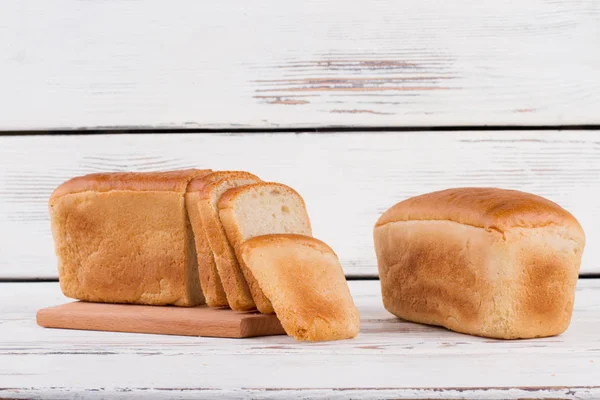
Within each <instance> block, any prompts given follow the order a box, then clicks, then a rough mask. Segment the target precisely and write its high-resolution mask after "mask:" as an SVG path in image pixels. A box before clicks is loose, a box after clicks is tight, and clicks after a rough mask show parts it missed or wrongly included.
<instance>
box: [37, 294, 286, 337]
mask: <svg viewBox="0 0 600 400" xmlns="http://www.w3.org/2000/svg"><path fill="white" fill-rule="evenodd" d="M36 321H37V324H38V325H40V326H43V327H45V328H62V329H80V330H92V331H109V332H130V333H153V334H162V335H184V336H210V337H223V338H248V337H256V336H269V335H284V334H285V331H284V330H283V327H282V326H281V323H280V322H279V320H278V319H277V317H276V316H275V315H274V314H271V315H265V314H260V313H258V312H237V311H232V310H229V309H216V308H209V307H207V306H200V307H189V308H188V307H153V306H140V305H129V304H100V303H86V302H79V301H76V302H70V303H66V304H61V305H59V306H53V307H46V308H42V309H41V310H39V311H38V312H37V314H36Z"/></svg>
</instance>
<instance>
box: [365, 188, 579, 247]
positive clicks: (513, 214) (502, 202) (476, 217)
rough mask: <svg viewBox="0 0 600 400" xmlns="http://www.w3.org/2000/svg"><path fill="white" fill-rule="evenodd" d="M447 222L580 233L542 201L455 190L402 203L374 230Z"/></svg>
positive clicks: (508, 194) (553, 206) (556, 208)
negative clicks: (400, 224)
mask: <svg viewBox="0 0 600 400" xmlns="http://www.w3.org/2000/svg"><path fill="white" fill-rule="evenodd" d="M415 220H417V221H419V220H420V221H426V220H448V221H454V222H458V223H461V224H465V225H472V226H475V227H479V228H484V229H492V230H497V231H499V232H503V231H505V230H507V229H510V228H539V227H544V226H547V225H552V224H555V225H561V226H568V227H571V228H573V229H574V230H575V231H579V232H580V234H581V235H580V236H582V238H583V229H582V228H581V225H579V222H578V221H577V220H576V219H575V217H573V216H572V215H571V214H570V213H569V212H568V211H566V210H565V209H563V208H562V207H560V206H559V205H558V204H556V203H554V202H552V201H550V200H548V199H545V198H543V197H540V196H537V195H534V194H531V193H525V192H520V191H517V190H506V189H498V188H455V189H447V190H442V191H438V192H433V193H427V194H423V195H420V196H416V197H412V198H410V199H407V200H404V201H401V202H400V203H398V204H396V205H395V206H393V207H392V208H390V209H389V210H387V211H386V212H385V213H384V214H383V215H382V216H381V217H380V218H379V220H378V221H377V223H376V225H375V226H381V225H385V224H387V223H390V222H398V221H415Z"/></svg>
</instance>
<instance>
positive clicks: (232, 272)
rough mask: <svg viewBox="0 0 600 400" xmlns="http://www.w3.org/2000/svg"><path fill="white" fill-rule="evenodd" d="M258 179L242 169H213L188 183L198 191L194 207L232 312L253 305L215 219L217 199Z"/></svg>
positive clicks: (238, 267)
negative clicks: (211, 171) (198, 215)
mask: <svg viewBox="0 0 600 400" xmlns="http://www.w3.org/2000/svg"><path fill="white" fill-rule="evenodd" d="M256 182H260V178H258V177H257V176H256V175H253V174H251V173H249V172H243V171H217V172H213V173H212V174H210V175H208V176H207V177H206V179H202V180H197V181H194V182H192V184H191V185H190V186H191V187H190V190H192V191H196V190H197V191H198V193H199V195H198V210H199V212H200V217H201V219H202V225H203V228H204V231H205V233H206V236H207V238H208V242H209V244H210V248H211V250H212V253H213V255H214V258H215V263H216V266H217V271H218V275H219V277H220V279H221V283H222V285H223V289H224V291H225V295H226V296H227V302H228V303H229V307H231V309H233V310H236V311H246V310H253V309H255V308H256V305H255V303H254V301H253V300H252V295H251V293H250V289H249V288H248V284H247V282H246V279H245V278H244V275H243V274H242V271H241V269H240V266H239V263H238V260H237V258H236V256H235V252H234V250H233V248H232V247H231V245H230V244H229V241H228V240H227V235H226V234H225V230H224V229H223V225H222V224H221V219H220V218H219V208H218V201H219V199H220V198H221V195H222V194H223V193H225V192H226V191H227V190H229V189H232V188H235V187H238V186H242V185H248V184H250V183H256Z"/></svg>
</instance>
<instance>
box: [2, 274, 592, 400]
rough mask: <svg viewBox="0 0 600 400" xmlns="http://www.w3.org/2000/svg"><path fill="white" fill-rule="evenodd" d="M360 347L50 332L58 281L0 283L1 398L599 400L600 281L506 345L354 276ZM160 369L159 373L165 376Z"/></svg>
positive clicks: (582, 287)
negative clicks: (554, 323)
mask: <svg viewBox="0 0 600 400" xmlns="http://www.w3.org/2000/svg"><path fill="white" fill-rule="evenodd" d="M349 285H350V290H351V292H352V295H353V297H354V300H355V302H356V305H357V307H358V309H359V311H360V313H361V333H360V335H359V336H358V337H357V338H356V339H353V340H345V341H336V342H322V343H301V342H296V341H295V340H294V339H292V338H290V337H287V336H271V337H262V338H251V339H245V340H230V339H218V338H202V337H183V336H158V335H157V336H152V335H135V334H126V333H109V332H84V331H70V330H54V329H51V330H49V329H43V328H40V327H38V326H37V325H36V324H35V311H36V310H37V309H39V308H41V307H45V306H49V305H53V304H59V303H62V302H64V301H65V300H66V299H65V298H64V297H63V296H62V295H61V294H60V289H59V287H58V284H57V283H4V284H0V304H2V306H3V307H2V308H1V309H0V321H2V323H1V324H0V338H2V339H1V341H0V397H2V396H5V397H29V398H31V397H73V396H77V395H81V396H86V397H88V396H89V397H91V398H94V397H113V396H116V397H120V396H125V395H128V396H133V397H134V398H139V397H150V398H166V397H174V396H176V397H181V398H211V397H212V398H214V397H215V396H228V397H232V398H242V397H249V396H251V397H253V398H255V397H258V398H267V399H273V398H298V397H305V398H309V397H310V398H334V399H341V398H348V397H352V398H401V399H406V398H412V399H414V398H430V399H431V398H438V399H439V398H444V399H459V398H487V399H512V398H562V399H580V398H583V399H592V398H597V397H598V396H599V395H600V387H599V386H598V376H600V337H599V336H598V334H597V332H598V330H599V329H600V302H598V298H599V296H600V280H581V281H579V282H578V288H577V294H576V299H575V308H574V314H573V319H572V322H571V326H570V327H569V329H568V330H567V331H566V332H565V333H564V334H562V335H560V336H557V337H551V338H543V339H532V340H515V341H501V340H492V339H485V338H478V337H472V336H467V335H462V334H458V333H455V332H451V331H447V330H445V329H441V328H436V327H429V326H424V325H417V324H413V323H409V322H405V321H401V320H399V319H397V318H395V317H393V316H392V315H391V314H389V313H387V312H386V311H385V310H384V309H383V305H382V302H381V295H380V293H379V289H380V288H379V282H377V281H367V282H365V281H362V282H361V281H351V282H349ZM157 371H159V373H157Z"/></svg>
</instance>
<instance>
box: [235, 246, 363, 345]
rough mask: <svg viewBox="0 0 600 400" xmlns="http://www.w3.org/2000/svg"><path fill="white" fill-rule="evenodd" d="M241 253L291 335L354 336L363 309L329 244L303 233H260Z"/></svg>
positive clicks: (306, 337) (309, 337)
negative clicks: (354, 299)
mask: <svg viewBox="0 0 600 400" xmlns="http://www.w3.org/2000/svg"><path fill="white" fill-rule="evenodd" d="M239 254H240V256H241V257H242V259H243V260H244V262H245V263H246V265H247V266H248V268H250V270H251V271H252V274H253V275H254V277H255V278H256V280H257V281H258V283H259V284H260V287H261V288H262V290H263V291H264V292H265V295H266V296H267V297H268V298H269V300H271V303H272V304H273V308H274V309H275V313H276V314H277V317H278V318H279V320H280V321H281V325H282V326H283V328H284V329H285V331H286V333H287V334H288V335H290V336H293V337H294V338H296V339H297V340H307V341H322V340H338V339H347V338H352V337H355V336H356V335H357V334H358V331H359V327H360V320H359V313H358V310H357V309H356V307H355V306H354V302H353V301H352V296H351V295H350V290H349V289H348V285H347V283H346V279H345V277H344V272H343V271H342V266H341V265H340V262H339V260H338V258H337V256H336V254H335V253H334V252H333V250H331V248H330V247H329V246H327V245H326V244H325V243H323V242H321V241H320V240H317V239H315V238H312V237H310V236H304V235H293V234H278V235H265V236H256V237H254V238H252V239H249V240H247V241H245V242H244V243H242V245H241V246H240V249H239Z"/></svg>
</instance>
